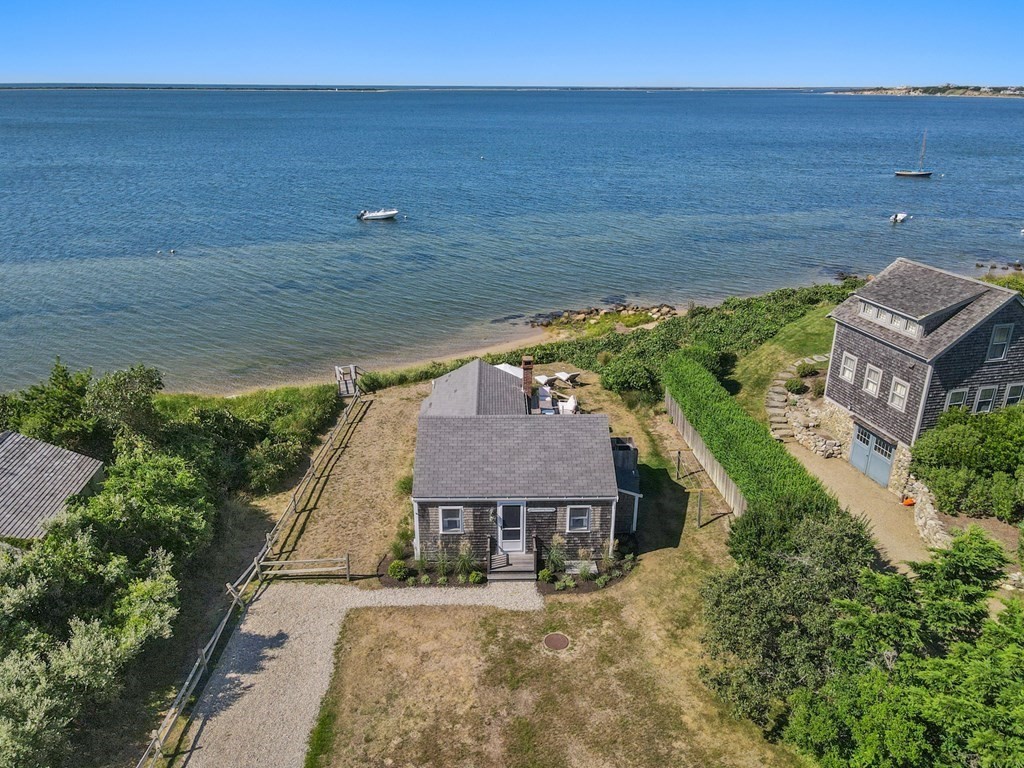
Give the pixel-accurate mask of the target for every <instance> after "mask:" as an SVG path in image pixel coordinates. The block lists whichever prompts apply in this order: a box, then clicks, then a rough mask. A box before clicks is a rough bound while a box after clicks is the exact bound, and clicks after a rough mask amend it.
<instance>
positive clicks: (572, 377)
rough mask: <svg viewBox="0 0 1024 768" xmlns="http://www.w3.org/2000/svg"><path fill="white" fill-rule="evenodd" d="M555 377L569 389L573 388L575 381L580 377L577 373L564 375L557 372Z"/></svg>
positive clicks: (562, 372) (563, 372)
mask: <svg viewBox="0 0 1024 768" xmlns="http://www.w3.org/2000/svg"><path fill="white" fill-rule="evenodd" d="M555 377H556V378H557V379H558V380H559V381H561V382H563V383H565V384H568V385H569V386H570V387H575V386H576V379H578V378H579V377H580V374H579V371H577V372H576V373H566V372H565V371H559V372H558V373H556V374H555Z"/></svg>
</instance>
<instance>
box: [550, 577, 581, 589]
mask: <svg viewBox="0 0 1024 768" xmlns="http://www.w3.org/2000/svg"><path fill="white" fill-rule="evenodd" d="M555 589H557V590H558V591H559V592H561V591H563V590H566V589H576V580H575V579H573V577H572V576H566V577H564V578H562V579H560V580H559V581H556V582H555Z"/></svg>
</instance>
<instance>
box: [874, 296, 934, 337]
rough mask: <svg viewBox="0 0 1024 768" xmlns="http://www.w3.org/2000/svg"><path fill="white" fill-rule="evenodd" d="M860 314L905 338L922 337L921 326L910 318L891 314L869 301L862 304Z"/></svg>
mask: <svg viewBox="0 0 1024 768" xmlns="http://www.w3.org/2000/svg"><path fill="white" fill-rule="evenodd" d="M860 313H861V315H862V316H864V317H866V318H867V319H868V320H873V321H874V322H876V323H878V324H879V325H884V326H885V327H887V328H890V329H892V330H894V331H896V332H897V333H902V334H903V335H904V336H914V337H917V336H920V331H921V326H920V325H919V324H918V323H917V322H916V321H914V320H911V319H910V318H909V317H904V316H903V315H901V314H898V313H896V312H890V311H889V310H888V309H883V308H882V307H879V306H877V305H875V304H871V303H870V302H867V301H862V302H861V303H860Z"/></svg>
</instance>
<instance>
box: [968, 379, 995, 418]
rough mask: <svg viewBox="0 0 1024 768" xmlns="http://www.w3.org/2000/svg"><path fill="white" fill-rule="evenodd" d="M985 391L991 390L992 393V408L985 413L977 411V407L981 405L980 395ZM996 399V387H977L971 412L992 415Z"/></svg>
mask: <svg viewBox="0 0 1024 768" xmlns="http://www.w3.org/2000/svg"><path fill="white" fill-rule="evenodd" d="M986 389H991V390H993V391H992V406H991V407H990V408H989V409H988V410H987V411H979V410H978V405H979V404H980V403H981V393H982V392H984V391H985V390H986ZM997 397H999V387H998V386H993V385H989V386H985V387H978V394H976V395H975V396H974V409H973V410H972V411H971V412H972V413H992V411H994V410H995V409H996V398H997Z"/></svg>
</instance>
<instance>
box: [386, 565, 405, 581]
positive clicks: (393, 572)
mask: <svg viewBox="0 0 1024 768" xmlns="http://www.w3.org/2000/svg"><path fill="white" fill-rule="evenodd" d="M408 575H409V568H408V566H406V564H405V561H404V560H392V561H391V563H390V565H388V576H390V577H391V578H392V579H394V580H395V581H405V579H406V577H407V576H408Z"/></svg>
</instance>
